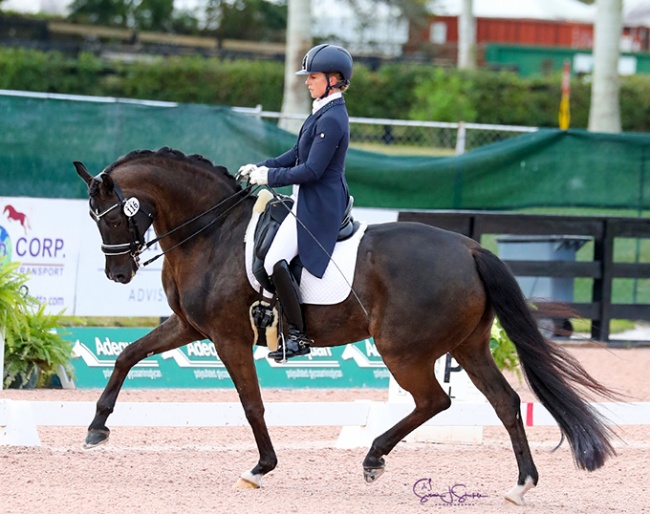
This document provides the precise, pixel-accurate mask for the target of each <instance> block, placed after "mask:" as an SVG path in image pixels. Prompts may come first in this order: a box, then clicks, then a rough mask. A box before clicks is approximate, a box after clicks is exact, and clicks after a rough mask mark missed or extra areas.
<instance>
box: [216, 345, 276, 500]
mask: <svg viewBox="0 0 650 514" xmlns="http://www.w3.org/2000/svg"><path fill="white" fill-rule="evenodd" d="M213 340H214V341H219V342H218V343H217V345H216V348H217V352H218V354H219V358H220V359H221V360H222V361H223V363H224V365H225V366H226V369H227V370H228V373H229V374H230V378H231V379H232V381H233V383H234V384H235V388H236V389H237V393H238V394H239V400H240V401H241V404H242V406H243V407H244V413H245V414H246V419H247V420H248V423H249V424H250V426H251V428H252V429H253V435H254V437H255V443H256V444H257V450H258V452H259V456H260V458H259V461H258V462H257V465H256V466H255V467H253V469H251V470H250V471H245V472H244V473H242V475H241V477H240V478H239V480H238V481H237V482H236V483H235V487H236V488H238V489H251V488H255V489H256V488H258V487H260V486H261V485H262V477H263V476H264V475H266V474H267V473H269V472H270V471H273V470H274V469H275V467H276V466H277V463H278V459H277V457H276V455H275V450H274V449H273V443H272V442H271V436H270V435H269V430H268V428H267V426H266V421H265V420H264V403H263V402H262V393H261V391H260V384H259V380H258V378H257V370H256V369H255V361H254V359H253V349H252V348H251V345H250V343H241V342H233V341H228V342H224V341H223V340H221V339H220V338H216V339H213Z"/></svg>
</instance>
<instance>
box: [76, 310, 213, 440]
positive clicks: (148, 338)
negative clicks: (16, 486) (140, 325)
mask: <svg viewBox="0 0 650 514" xmlns="http://www.w3.org/2000/svg"><path fill="white" fill-rule="evenodd" d="M200 337H201V336H200V334H198V332H196V331H195V330H194V329H193V328H191V327H190V326H189V325H187V324H186V323H184V322H183V321H181V320H180V318H178V316H176V315H175V314H172V315H171V316H170V317H169V318H167V320H166V321H165V322H164V323H162V324H161V325H159V326H158V327H156V328H155V329H154V330H152V331H151V332H149V333H148V334H147V335H145V336H144V337H141V338H140V339H138V340H137V341H135V342H133V343H131V344H130V345H128V346H127V347H126V348H124V350H122V353H120V355H119V356H118V358H117V360H116V361H115V368H114V369H113V373H112V374H111V377H110V378H109V379H108V383H107V384H106V387H105V388H104V392H103V393H102V395H101V396H100V397H99V400H98V401H97V410H96V411H95V417H94V418H93V420H92V423H91V424H90V426H89V427H88V434H87V435H86V440H85V442H84V448H93V447H95V446H97V445H99V444H102V443H105V442H106V441H107V440H108V436H109V433H110V430H109V429H108V428H107V427H106V420H107V419H108V416H110V415H111V413H112V412H113V408H114V407H115V402H116V401H117V395H118V394H119V392H120V389H121V388H122V384H123V383H124V379H125V378H126V376H127V375H128V373H129V371H130V370H131V368H132V367H133V366H135V365H136V364H137V363H138V362H140V361H141V360H142V359H145V358H146V357H150V356H152V355H155V354H158V353H161V352H164V351H167V350H171V349H173V348H179V347H181V346H183V345H186V344H188V343H191V342H192V341H195V340H196V339H199V338H200Z"/></svg>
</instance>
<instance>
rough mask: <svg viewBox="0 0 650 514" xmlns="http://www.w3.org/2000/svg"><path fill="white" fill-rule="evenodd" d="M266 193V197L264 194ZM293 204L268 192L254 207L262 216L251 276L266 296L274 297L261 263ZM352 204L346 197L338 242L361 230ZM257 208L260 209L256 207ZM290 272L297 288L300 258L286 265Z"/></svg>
mask: <svg viewBox="0 0 650 514" xmlns="http://www.w3.org/2000/svg"><path fill="white" fill-rule="evenodd" d="M263 193H266V194H263ZM293 203H294V200H293V198H291V197H290V196H287V195H276V196H275V197H273V196H271V193H270V192H269V191H266V190H263V191H262V192H260V195H259V196H258V199H257V203H256V204H255V209H256V210H258V212H262V214H261V215H260V219H259V221H258V223H257V226H256V227H255V235H254V238H253V270H252V271H253V275H254V276H255V278H256V279H257V281H258V282H259V283H260V285H261V286H262V287H263V288H264V289H266V290H267V291H269V292H272V293H274V292H275V288H274V287H273V284H272V282H271V279H270V277H269V275H268V274H267V273H266V270H265V269H264V259H265V258H266V254H267V253H268V251H269V248H270V247H271V243H272V242H273V238H274V237H275V235H276V234H277V232H278V229H279V228H280V225H281V224H282V222H283V221H284V220H285V218H286V217H287V216H288V215H292V214H290V211H291V209H292V208H293ZM353 203H354V198H353V197H352V196H349V197H348V204H347V206H346V208H345V215H344V216H343V222H342V223H341V228H340V229H339V235H338V237H337V239H336V240H337V242H338V241H345V240H346V239H349V238H350V237H352V235H354V233H355V232H356V231H357V229H358V228H359V226H360V223H359V222H358V221H355V220H354V218H353V217H352V205H353ZM258 204H260V205H258ZM262 209H263V210H262ZM289 269H290V271H291V274H292V275H293V276H294V277H295V279H296V281H297V283H298V284H300V277H301V275H302V263H301V262H300V257H299V256H298V257H295V258H294V259H293V260H292V261H291V263H289Z"/></svg>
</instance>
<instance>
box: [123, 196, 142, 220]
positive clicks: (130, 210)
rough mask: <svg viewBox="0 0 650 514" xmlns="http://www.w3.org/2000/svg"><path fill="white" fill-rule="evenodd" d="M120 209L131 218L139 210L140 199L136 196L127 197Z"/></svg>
mask: <svg viewBox="0 0 650 514" xmlns="http://www.w3.org/2000/svg"><path fill="white" fill-rule="evenodd" d="M122 210H123V211H124V214H126V215H127V216H128V217H129V218H132V217H133V216H135V215H136V214H137V213H138V211H139V210H140V201H139V200H138V199H137V198H136V197H132V198H129V199H128V200H127V201H126V202H124V207H123V208H122Z"/></svg>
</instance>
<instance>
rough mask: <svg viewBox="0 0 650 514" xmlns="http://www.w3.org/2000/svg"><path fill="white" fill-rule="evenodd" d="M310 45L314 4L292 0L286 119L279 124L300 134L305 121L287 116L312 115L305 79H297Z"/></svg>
mask: <svg viewBox="0 0 650 514" xmlns="http://www.w3.org/2000/svg"><path fill="white" fill-rule="evenodd" d="M311 45H312V38H311V0H289V12H288V16H287V43H286V51H285V59H284V94H283V97H282V115H283V116H282V117H281V118H280V123H279V126H280V127H281V128H283V129H285V130H288V131H289V132H294V133H297V132H298V130H299V129H300V126H301V125H302V121H301V120H296V119H291V118H288V117H286V116H287V115H296V114H307V113H308V112H309V97H308V96H307V91H306V89H305V85H304V83H303V80H304V79H303V78H302V77H301V76H299V75H296V71H298V70H299V69H300V67H301V66H302V59H303V57H304V56H305V54H306V53H307V51H308V50H309V49H310V48H311Z"/></svg>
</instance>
